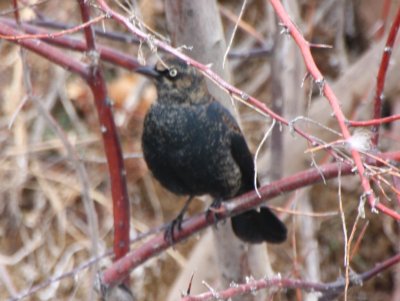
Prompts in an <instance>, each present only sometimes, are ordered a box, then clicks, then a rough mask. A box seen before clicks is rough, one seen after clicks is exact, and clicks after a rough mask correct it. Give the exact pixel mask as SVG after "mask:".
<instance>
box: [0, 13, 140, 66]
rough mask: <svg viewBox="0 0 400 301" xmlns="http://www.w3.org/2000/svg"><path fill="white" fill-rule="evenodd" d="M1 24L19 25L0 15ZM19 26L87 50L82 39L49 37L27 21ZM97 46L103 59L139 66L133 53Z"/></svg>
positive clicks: (55, 42) (50, 40)
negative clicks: (128, 53)
mask: <svg viewBox="0 0 400 301" xmlns="http://www.w3.org/2000/svg"><path fill="white" fill-rule="evenodd" d="M0 24H7V25H9V26H11V27H13V28H14V29H15V27H16V26H17V25H16V22H15V21H12V20H10V19H9V18H2V17H0ZM19 27H20V28H21V29H23V30H25V31H26V32H28V33H30V34H32V35H38V36H39V35H42V36H45V37H43V38H41V40H43V41H45V42H47V43H49V44H53V45H56V46H60V47H63V48H67V49H70V50H74V51H81V52H84V51H86V50H87V47H86V43H85V42H83V41H81V40H77V39H73V38H70V37H65V36H58V37H51V38H49V37H48V36H49V34H46V33H45V31H44V30H42V29H40V28H38V27H37V26H34V25H30V24H27V23H21V25H19ZM96 48H97V51H98V52H99V54H100V59H101V60H103V61H106V62H110V63H112V64H114V65H117V66H120V67H122V68H125V69H128V70H135V69H136V68H137V67H139V62H138V61H137V60H136V59H135V58H134V57H132V56H131V55H127V54H125V53H123V52H121V51H118V50H115V49H114V48H111V47H107V46H102V45H99V44H98V43H96Z"/></svg>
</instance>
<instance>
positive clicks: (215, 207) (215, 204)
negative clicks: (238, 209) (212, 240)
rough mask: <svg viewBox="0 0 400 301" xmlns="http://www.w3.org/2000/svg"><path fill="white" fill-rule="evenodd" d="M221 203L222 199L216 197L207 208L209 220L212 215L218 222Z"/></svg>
mask: <svg viewBox="0 0 400 301" xmlns="http://www.w3.org/2000/svg"><path fill="white" fill-rule="evenodd" d="M221 204H222V200H221V199H215V200H213V201H212V203H211V205H210V206H209V207H208V208H207V211H206V218H207V220H209V219H210V218H211V215H212V220H215V222H216V223H217V222H218V213H220V212H221Z"/></svg>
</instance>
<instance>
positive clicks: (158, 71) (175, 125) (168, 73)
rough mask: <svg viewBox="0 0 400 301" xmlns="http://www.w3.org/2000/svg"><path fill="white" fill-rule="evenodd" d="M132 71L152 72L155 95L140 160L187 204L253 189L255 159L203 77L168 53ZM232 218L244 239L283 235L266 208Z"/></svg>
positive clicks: (271, 239) (254, 240) (279, 239)
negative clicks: (197, 198)
mask: <svg viewBox="0 0 400 301" xmlns="http://www.w3.org/2000/svg"><path fill="white" fill-rule="evenodd" d="M136 71H137V72H139V73H141V74H144V75H147V76H148V77H151V78H152V79H153V81H154V83H155V85H156V88H157V94H158V99H157V102H156V103H155V104H153V105H152V106H151V108H150V110H149V111H148V113H147V115H146V117H145V120H144V128H143V136H142V148H143V154H144V159H145V161H146V163H147V165H148V167H149V169H150V170H151V171H152V173H153V175H154V177H155V178H156V179H157V180H158V181H159V182H160V183H161V184H162V185H163V186H164V187H165V188H167V189H168V190H170V191H172V192H173V193H175V194H178V195H188V196H190V198H189V200H188V202H187V205H188V203H189V202H190V199H191V198H192V197H193V196H199V195H205V194H209V195H211V196H212V197H213V198H215V199H216V200H221V201H225V200H228V199H230V198H232V197H235V196H238V195H240V194H243V193H245V192H248V191H251V190H254V184H253V180H254V162H253V158H252V155H251V153H250V151H249V148H248V146H247V144H246V141H245V139H244V137H243V134H242V133H241V131H240V129H239V126H238V125H237V123H236V121H235V119H234V118H233V116H232V115H231V114H230V112H229V111H228V110H227V109H226V108H225V107H223V106H222V105H221V104H220V103H219V102H218V101H216V100H215V99H214V98H213V96H212V95H211V94H210V93H209V91H208V89H207V85H206V81H205V78H204V76H203V75H202V74H200V73H199V72H198V71H197V70H196V69H195V68H193V67H191V66H188V65H187V64H186V63H185V62H184V61H182V60H180V59H178V58H176V57H171V56H167V57H164V59H162V60H160V61H159V62H158V63H157V64H156V66H155V67H154V68H151V67H140V68H138V69H137V70H136ZM187 205H185V209H186V207H187ZM183 211H184V210H183ZM178 219H182V215H179V216H178ZM180 221H181V220H177V223H178V225H179V224H180ZM231 221H232V228H233V231H234V233H235V234H236V236H238V237H239V238H240V239H241V240H243V241H245V242H249V243H260V242H263V241H268V242H272V243H280V242H283V241H284V240H285V239H286V234H287V230H286V227H285V225H284V224H283V223H282V222H281V221H280V220H279V219H278V218H277V217H276V216H275V215H274V214H273V213H272V212H271V211H270V210H269V209H268V208H266V207H262V208H260V210H259V211H257V210H249V211H246V212H244V213H242V214H239V215H237V216H234V217H232V218H231ZM174 225H175V223H173V224H172V232H171V233H173V227H174Z"/></svg>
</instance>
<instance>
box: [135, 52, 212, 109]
mask: <svg viewBox="0 0 400 301" xmlns="http://www.w3.org/2000/svg"><path fill="white" fill-rule="evenodd" d="M135 71H136V72H138V73H140V74H143V75H146V76H147V77H150V78H151V79H153V81H154V82H155V85H156V87H157V94H158V101H159V102H160V103H165V104H168V103H171V104H197V103H203V102H208V101H209V93H208V89H207V85H206V81H205V79H204V76H203V75H202V74H201V73H200V72H199V71H197V70H196V68H194V67H192V66H189V65H187V64H186V63H185V62H184V61H182V60H181V59H178V58H176V57H173V56H164V57H163V58H162V59H160V60H159V61H158V62H157V64H156V65H155V66H154V67H147V66H143V67H139V68H137V69H136V70H135Z"/></svg>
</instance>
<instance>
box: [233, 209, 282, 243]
mask: <svg viewBox="0 0 400 301" xmlns="http://www.w3.org/2000/svg"><path fill="white" fill-rule="evenodd" d="M231 221H232V229H233V232H234V233H235V234H236V236H237V237H239V238H240V239H241V240H243V241H245V242H249V243H253V244H254V243H261V242H265V241H266V242H270V243H281V242H283V241H285V240H286V236H287V230H286V226H285V225H284V224H283V223H282V222H281V220H280V219H279V218H278V217H277V216H276V215H275V214H274V213H272V212H271V210H269V209H268V208H266V207H261V208H260V211H257V210H249V211H246V212H244V213H242V214H239V215H237V216H234V217H232V218H231Z"/></svg>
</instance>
